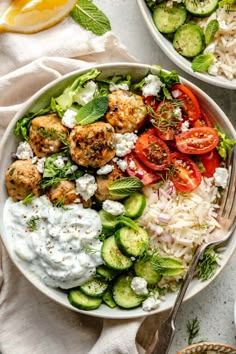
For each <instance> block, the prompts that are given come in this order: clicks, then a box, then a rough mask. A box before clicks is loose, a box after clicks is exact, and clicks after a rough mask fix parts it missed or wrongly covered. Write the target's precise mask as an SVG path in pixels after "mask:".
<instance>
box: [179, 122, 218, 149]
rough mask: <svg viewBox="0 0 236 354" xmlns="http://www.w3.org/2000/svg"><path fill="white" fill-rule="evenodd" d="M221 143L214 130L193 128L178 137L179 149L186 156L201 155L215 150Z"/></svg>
mask: <svg viewBox="0 0 236 354" xmlns="http://www.w3.org/2000/svg"><path fill="white" fill-rule="evenodd" d="M218 143H219V136H218V134H217V132H216V130H215V129H214V128H210V127H201V128H192V129H189V130H188V131H187V132H185V133H181V134H179V135H177V136H176V146H177V149H178V150H179V151H181V152H183V153H184V154H190V155H199V154H205V153H207V152H209V151H211V150H213V149H214V148H215V147H216V146H217V144H218Z"/></svg>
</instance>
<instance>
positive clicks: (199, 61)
mask: <svg viewBox="0 0 236 354" xmlns="http://www.w3.org/2000/svg"><path fill="white" fill-rule="evenodd" d="M214 60H215V57H214V55H213V54H211V53H207V54H200V55H198V56H197V57H196V58H194V59H193V61H192V69H193V71H198V72H199V73H206V72H207V71H208V69H209V67H210V66H211V65H212V64H213V63H214Z"/></svg>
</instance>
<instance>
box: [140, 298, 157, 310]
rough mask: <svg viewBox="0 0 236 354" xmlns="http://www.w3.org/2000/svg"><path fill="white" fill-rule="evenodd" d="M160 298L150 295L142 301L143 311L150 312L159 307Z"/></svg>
mask: <svg viewBox="0 0 236 354" xmlns="http://www.w3.org/2000/svg"><path fill="white" fill-rule="evenodd" d="M159 304H160V300H159V299H156V298H155V297H154V296H150V297H148V298H147V299H146V300H144V301H143V303H142V308H143V311H146V312H149V311H152V310H155V309H157V308H158V306H159Z"/></svg>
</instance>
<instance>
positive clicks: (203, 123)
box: [191, 112, 212, 128]
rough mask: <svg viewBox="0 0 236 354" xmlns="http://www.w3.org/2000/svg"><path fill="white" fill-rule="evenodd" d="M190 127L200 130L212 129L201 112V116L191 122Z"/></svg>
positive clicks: (208, 120) (207, 119)
mask: <svg viewBox="0 0 236 354" xmlns="http://www.w3.org/2000/svg"><path fill="white" fill-rule="evenodd" d="M191 125H192V127H193V128H201V127H211V128H212V124H211V121H210V119H209V118H208V117H207V115H206V114H205V113H203V112H202V116H201V117H200V118H199V119H197V120H195V121H194V122H192V124H191Z"/></svg>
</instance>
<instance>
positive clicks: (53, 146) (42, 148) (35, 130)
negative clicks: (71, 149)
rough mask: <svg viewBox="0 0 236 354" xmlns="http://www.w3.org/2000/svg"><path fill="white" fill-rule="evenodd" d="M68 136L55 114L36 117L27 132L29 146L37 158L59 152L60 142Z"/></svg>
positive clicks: (61, 144)
mask: <svg viewBox="0 0 236 354" xmlns="http://www.w3.org/2000/svg"><path fill="white" fill-rule="evenodd" d="M67 136H68V130H67V128H66V127H64V126H63V125H62V124H61V120H60V118H58V116H57V115H56V114H48V115H46V116H40V117H36V118H34V119H33V120H32V123H31V126H30V131H29V144H30V146H31V148H32V150H33V152H34V153H35V155H36V156H38V157H44V156H48V155H51V154H54V153H56V152H59V151H60V149H61V148H62V146H63V143H62V140H63V139H66V138H67Z"/></svg>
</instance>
